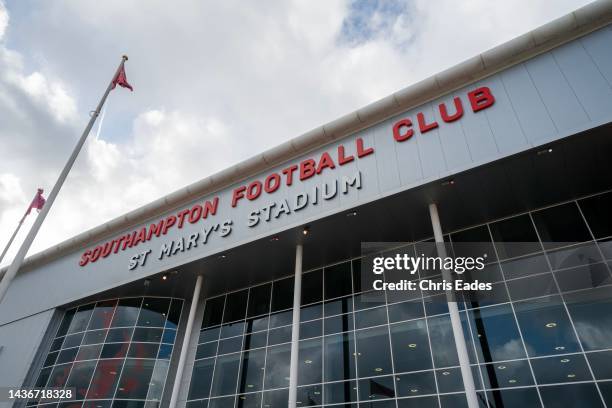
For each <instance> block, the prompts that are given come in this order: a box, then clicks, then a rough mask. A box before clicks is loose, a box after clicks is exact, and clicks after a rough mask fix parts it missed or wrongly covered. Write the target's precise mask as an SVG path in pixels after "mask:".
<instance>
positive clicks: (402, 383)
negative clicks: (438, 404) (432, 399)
mask: <svg viewBox="0 0 612 408" xmlns="http://www.w3.org/2000/svg"><path fill="white" fill-rule="evenodd" d="M395 377H396V382H395V387H396V388H397V396H398V397H416V396H419V395H427V394H435V393H436V382H435V379H434V374H433V372H432V371H426V372H422V373H413V374H402V375H397V376H395Z"/></svg>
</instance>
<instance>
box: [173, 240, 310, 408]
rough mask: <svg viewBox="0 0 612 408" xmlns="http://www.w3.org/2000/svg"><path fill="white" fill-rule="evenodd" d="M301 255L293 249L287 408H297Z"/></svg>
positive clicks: (297, 248) (298, 249)
mask: <svg viewBox="0 0 612 408" xmlns="http://www.w3.org/2000/svg"><path fill="white" fill-rule="evenodd" d="M302 254H303V248H302V245H301V244H298V245H297V246H296V247H295V276H294V284H293V325H292V326H291V363H290V365H289V403H288V405H287V406H288V407H289V408H296V406H297V383H298V364H299V361H298V355H299V351H300V348H299V341H300V304H301V302H302ZM171 408H172V407H171Z"/></svg>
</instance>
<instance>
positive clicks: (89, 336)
mask: <svg viewBox="0 0 612 408" xmlns="http://www.w3.org/2000/svg"><path fill="white" fill-rule="evenodd" d="M106 332H107V330H106V329H103V330H94V331H88V332H86V333H85V337H83V342H82V344H98V343H104V339H105V338H106Z"/></svg>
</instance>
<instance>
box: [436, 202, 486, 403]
mask: <svg viewBox="0 0 612 408" xmlns="http://www.w3.org/2000/svg"><path fill="white" fill-rule="evenodd" d="M429 215H430V216H431V226H432V227H433V231H434V238H435V240H436V247H437V250H438V256H439V257H441V258H446V247H445V246H444V237H443V235H442V226H441V224H440V217H439V216H438V207H437V206H436V204H429ZM442 278H443V279H444V280H445V281H447V282H450V281H452V279H453V278H452V276H451V273H450V271H449V270H448V269H443V270H442ZM446 297H447V302H448V311H449V313H450V319H451V325H452V327H453V337H454V338H455V346H456V348H457V355H458V356H459V365H460V367H461V377H462V378H463V386H464V387H465V395H466V396H467V402H468V407H469V408H478V407H479V405H478V397H477V395H476V386H475V385H474V377H473V376H472V369H471V367H470V359H469V354H468V351H467V345H466V343H465V337H464V336H463V328H462V327H461V317H460V316H459V308H458V307H457V302H456V301H455V298H454V297H453V294H452V293H451V292H450V291H446Z"/></svg>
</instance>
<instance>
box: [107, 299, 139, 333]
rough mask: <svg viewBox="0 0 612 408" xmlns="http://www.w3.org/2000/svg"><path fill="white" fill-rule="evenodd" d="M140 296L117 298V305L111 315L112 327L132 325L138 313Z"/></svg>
mask: <svg viewBox="0 0 612 408" xmlns="http://www.w3.org/2000/svg"><path fill="white" fill-rule="evenodd" d="M141 303H142V299H141V298H129V299H121V300H119V305H118V306H117V310H116V311H115V316H114V317H113V323H112V324H111V326H112V327H127V326H134V324H136V319H138V314H139V313H140V304H141Z"/></svg>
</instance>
